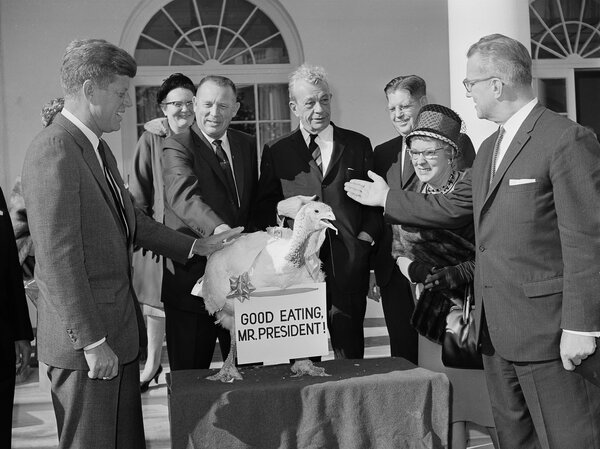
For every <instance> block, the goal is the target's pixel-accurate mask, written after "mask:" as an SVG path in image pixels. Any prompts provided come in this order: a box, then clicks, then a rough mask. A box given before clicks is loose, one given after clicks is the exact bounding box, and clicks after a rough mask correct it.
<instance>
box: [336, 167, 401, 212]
mask: <svg viewBox="0 0 600 449" xmlns="http://www.w3.org/2000/svg"><path fill="white" fill-rule="evenodd" d="M367 175H368V176H369V178H370V179H371V180H372V181H373V182H369V181H363V180H362V179H351V180H350V181H348V182H346V183H345V184H344V190H345V191H346V194H347V195H348V196H349V197H350V198H352V199H353V200H354V201H357V202H359V203H360V204H364V205H365V206H380V207H385V200H386V198H387V194H388V192H389V190H390V187H389V186H388V185H387V183H386V182H385V179H383V178H382V177H381V176H379V175H378V174H377V173H375V172H373V171H371V170H369V171H368V172H367Z"/></svg>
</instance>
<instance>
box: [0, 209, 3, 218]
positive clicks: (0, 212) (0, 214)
mask: <svg viewBox="0 0 600 449" xmlns="http://www.w3.org/2000/svg"><path fill="white" fill-rule="evenodd" d="M2 215H4V211H3V210H2V209H0V217H1V216H2Z"/></svg>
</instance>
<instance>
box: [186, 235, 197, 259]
mask: <svg viewBox="0 0 600 449" xmlns="http://www.w3.org/2000/svg"><path fill="white" fill-rule="evenodd" d="M197 241H198V239H194V242H193V243H192V247H191V248H190V252H189V254H188V259H191V258H192V257H194V246H196V242H197Z"/></svg>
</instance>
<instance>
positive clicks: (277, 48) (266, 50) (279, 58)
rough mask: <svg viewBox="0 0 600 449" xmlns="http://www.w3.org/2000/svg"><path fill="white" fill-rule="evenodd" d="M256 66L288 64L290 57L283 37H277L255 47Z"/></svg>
mask: <svg viewBox="0 0 600 449" xmlns="http://www.w3.org/2000/svg"><path fill="white" fill-rule="evenodd" d="M253 50H254V58H255V59H256V64H287V63H289V62H290V57H289V55H288V52H287V47H286V46H285V42H283V38H282V37H281V36H275V37H273V38H272V39H269V40H268V41H266V42H265V43H263V44H261V45H257V46H256V47H254V49H253Z"/></svg>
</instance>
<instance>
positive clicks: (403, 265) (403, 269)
mask: <svg viewBox="0 0 600 449" xmlns="http://www.w3.org/2000/svg"><path fill="white" fill-rule="evenodd" d="M412 262H413V261H412V260H410V259H409V258H408V257H404V256H400V257H398V258H397V259H396V265H398V268H400V273H402V274H403V275H404V277H405V278H406V279H408V280H409V281H410V282H411V283H412V280H411V279H410V276H409V275H408V266H409V265H410V264H411V263H412Z"/></svg>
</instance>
